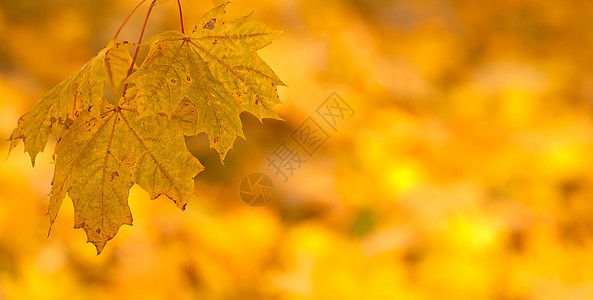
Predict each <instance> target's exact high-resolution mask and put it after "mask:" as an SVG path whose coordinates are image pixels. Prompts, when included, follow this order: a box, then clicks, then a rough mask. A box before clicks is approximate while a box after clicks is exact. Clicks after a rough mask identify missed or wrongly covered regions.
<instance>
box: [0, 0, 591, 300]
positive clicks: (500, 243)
mask: <svg viewBox="0 0 593 300" xmlns="http://www.w3.org/2000/svg"><path fill="white" fill-rule="evenodd" d="M181 2H182V6H183V9H184V19H185V26H186V28H193V26H194V22H196V21H197V20H198V18H199V17H200V16H201V15H202V14H203V13H204V12H206V11H207V10H209V9H210V8H212V7H213V5H212V3H211V2H210V1H208V0H201V1H197V0H182V1H181ZM136 4H137V0H125V1H124V0H119V1H116V0H78V1H74V0H59V1H56V0H2V1H0V136H3V137H4V139H7V138H8V136H9V135H10V133H11V131H12V129H13V128H14V127H15V126H16V122H17V119H18V118H19V117H20V116H21V115H22V114H24V113H25V112H26V111H27V110H29V109H30V108H31V107H32V105H33V104H34V103H35V102H36V101H37V100H39V99H40V98H41V96H43V94H45V93H46V92H47V91H49V90H50V89H51V88H52V87H53V86H55V85H56V84H58V83H59V82H60V81H62V80H64V79H65V78H67V77H68V76H70V75H71V74H73V73H74V72H76V71H77V70H78V69H80V67H82V65H84V63H86V61H88V60H89V59H90V58H91V57H92V56H94V55H95V54H96V53H97V52H98V51H99V50H100V49H102V48H103V47H104V46H105V45H106V44H107V42H108V41H109V40H110V39H111V38H112V36H113V35H114V33H115V31H116V30H117V28H118V26H119V25H120V23H121V22H122V21H123V19H124V18H125V17H126V16H127V14H128V13H129V12H130V11H131V9H132V8H133V7H134V6H135V5H136ZM147 7H148V4H146V5H145V6H143V7H142V8H140V10H139V11H138V12H137V13H136V14H135V15H134V16H133V17H132V18H131V20H130V22H129V23H128V25H127V26H126V27H125V28H124V30H123V32H122V34H121V35H120V39H123V40H130V41H134V42H135V41H136V40H137V38H138V35H139V32H140V29H141V25H142V21H143V19H144V14H145V12H146V10H147ZM252 11H253V12H254V14H253V18H254V19H256V20H259V21H262V22H264V23H266V24H268V25H269V26H270V27H272V28H274V29H285V30H286V33H285V34H284V35H282V36H280V37H279V38H277V39H276V40H275V41H274V42H273V43H272V44H271V45H270V46H268V47H266V48H265V49H263V50H261V51H260V52H259V54H260V56H261V57H262V58H263V59H264V60H265V61H266V62H267V63H268V64H269V65H271V66H272V68H273V69H274V70H275V72H276V74H278V76H279V77H280V78H281V79H282V80H283V81H284V82H285V83H286V84H287V85H288V87H280V88H279V93H280V98H281V100H282V102H283V104H282V105H280V106H278V110H279V113H280V116H281V117H282V118H283V119H285V121H276V120H265V121H264V123H263V125H262V124H261V123H259V122H258V121H257V119H255V118H254V117H253V116H250V115H247V114H242V115H241V117H242V120H243V123H244V130H245V134H246V136H247V141H244V140H237V141H236V143H235V149H234V150H232V151H230V152H229V154H228V156H227V160H226V161H225V165H224V166H222V165H221V163H220V161H217V159H218V155H217V154H216V153H215V152H214V150H209V149H208V146H207V141H206V137H205V136H198V137H190V138H188V140H187V144H188V147H189V148H190V150H191V151H192V153H193V154H194V155H196V157H198V158H199V159H200V161H201V162H202V163H203V164H204V165H205V166H206V170H205V171H204V172H202V173H200V174H199V175H198V176H197V178H196V189H197V193H198V194H199V195H200V202H199V203H190V204H189V205H188V206H187V209H186V211H185V212H181V211H180V210H179V209H178V208H177V207H176V206H175V205H174V204H173V203H172V201H170V200H168V199H161V198H159V199H157V200H154V201H150V200H149V198H148V195H147V194H146V193H145V192H144V191H143V190H142V189H140V188H138V187H136V186H134V187H133V188H132V191H131V194H130V206H131V209H132V214H133V216H134V226H132V227H129V226H124V227H122V228H121V229H120V231H119V233H118V235H117V236H116V237H115V238H114V239H113V240H111V241H110V242H109V243H108V244H107V246H106V247H105V250H104V251H103V253H102V254H101V255H100V256H97V255H96V252H95V249H94V246H92V245H91V244H87V243H85V242H86V236H85V234H84V232H83V231H82V230H74V229H72V226H73V209H72V204H71V202H70V201H69V200H68V199H67V200H66V201H64V204H63V205H62V209H61V212H60V215H59V216H58V220H57V221H56V223H55V224H54V228H53V230H52V235H51V236H50V237H49V238H46V235H47V230H48V225H49V224H48V217H47V216H46V215H45V213H46V211H47V204H48V200H49V198H48V193H49V191H50V183H51V179H52V176H53V175H52V174H53V163H52V153H53V147H54V145H53V144H54V142H55V141H50V143H49V144H48V146H47V148H46V150H45V152H44V153H43V154H42V155H40V156H38V163H37V165H36V167H35V168H31V166H30V162H29V158H28V155H26V154H22V150H23V147H22V146H21V145H22V144H21V145H19V147H17V148H16V149H15V151H13V153H11V155H10V157H9V158H7V159H6V160H3V161H1V162H0V299H162V298H170V299H196V298H199V299H501V300H502V299H593V185H592V184H593V175H592V174H593V163H592V162H591V159H590V157H591V155H592V154H591V153H593V122H592V119H591V115H592V108H593V107H592V105H593V71H592V70H593V54H592V52H591V49H593V47H592V46H593V45H592V44H593V34H592V33H593V23H592V22H591V20H593V2H591V1H584V0H574V1H569V2H562V1H551V0H537V1H536V0H503V1H467V0H465V1H461V0H449V1H447V0H418V1H413V0H342V1H338V0H282V1H281V0H278V1H272V0H267V1H264V0H256V1H243V0H235V1H233V3H232V4H231V5H230V6H229V7H228V9H227V16H226V19H227V20H232V19H234V18H236V17H239V16H243V15H246V14H249V13H251V12H252ZM178 28H179V24H178V15H177V7H176V5H175V1H170V2H169V3H166V4H164V5H161V6H158V7H157V8H156V9H155V10H154V12H153V14H152V15H151V17H150V21H149V25H148V27H147V32H146V36H147V37H148V36H151V35H153V34H156V33H159V32H162V31H164V30H178ZM143 51H145V50H143ZM141 56H142V54H141ZM333 92H336V93H337V94H339V95H340V96H341V97H342V98H343V99H344V101H346V102H347V103H348V104H349V105H350V106H351V107H352V109H353V110H354V112H355V114H354V116H352V117H351V118H347V119H345V120H343V122H341V123H340V126H338V127H337V129H336V130H333V129H331V128H330V127H327V125H326V124H323V123H322V122H323V121H322V120H321V119H320V118H319V115H317V113H316V112H315V110H316V108H317V107H318V106H319V105H320V104H321V103H323V101H324V100H325V99H326V98H327V97H329V96H330V95H331V94H332V93H333ZM308 117H311V118H313V119H315V120H316V121H318V122H321V123H320V125H322V126H324V128H325V129H326V130H327V133H328V134H329V135H330V139H329V140H328V141H327V142H325V144H323V145H322V147H320V148H319V149H318V150H317V151H316V152H315V153H314V154H313V155H312V156H311V155H308V154H306V153H305V152H303V151H302V150H299V151H300V153H301V157H302V158H304V159H305V160H306V162H305V163H303V165H302V167H301V168H300V169H299V170H297V171H295V172H294V174H293V176H290V178H289V180H288V181H287V182H284V178H282V177H280V176H278V175H277V174H275V173H274V172H273V171H270V170H269V168H268V166H267V162H266V157H269V155H270V154H271V153H273V151H274V150H275V149H276V147H277V146H278V145H279V144H281V143H282V142H283V141H287V142H291V141H292V140H291V133H292V132H293V131H294V130H295V129H296V128H297V127H298V126H299V125H300V124H301V123H302V122H304V121H305V120H306V119H307V118H308ZM291 145H292V146H294V147H297V146H296V145H295V144H294V143H293V144H291ZM0 148H1V149H0V150H1V152H0V153H4V154H3V155H6V153H7V152H8V142H2V143H0ZM296 149H298V148H296ZM262 170H263V171H264V172H267V173H266V174H268V175H269V176H270V178H271V179H272V180H273V182H274V186H275V196H274V199H273V200H272V202H271V203H270V204H268V205H267V206H264V207H260V208H253V207H249V206H248V205H245V204H244V203H243V202H242V201H241V199H240V197H239V183H240V181H241V180H242V179H243V178H244V177H245V176H246V175H247V174H250V173H252V172H256V171H262Z"/></svg>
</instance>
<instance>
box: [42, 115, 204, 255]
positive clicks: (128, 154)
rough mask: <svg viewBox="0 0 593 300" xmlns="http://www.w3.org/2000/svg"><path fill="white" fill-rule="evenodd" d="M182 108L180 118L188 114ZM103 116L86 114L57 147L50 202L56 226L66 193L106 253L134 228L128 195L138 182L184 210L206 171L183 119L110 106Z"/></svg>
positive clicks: (78, 220)
mask: <svg viewBox="0 0 593 300" xmlns="http://www.w3.org/2000/svg"><path fill="white" fill-rule="evenodd" d="M185 107H186V106H180V109H178V111H180V113H179V116H183V113H182V111H183V109H184V108H185ZM94 109H95V108H93V110H94ZM103 110H104V111H103V113H101V114H100V115H97V114H93V113H92V112H83V113H82V114H81V116H80V117H79V118H77V119H76V120H75V121H74V123H73V124H72V126H71V127H70V128H69V129H68V131H65V132H64V135H63V136H62V138H61V141H60V142H59V143H58V145H57V147H56V157H57V159H56V169H55V175H54V179H53V182H52V192H51V196H50V204H49V216H50V228H51V224H53V222H54V221H55V219H56V216H57V214H58V211H59V209H60V205H61V203H62V200H63V199H64V197H65V196H66V193H68V195H69V196H70V198H71V199H72V202H73V204H74V228H83V229H84V230H85V232H86V233H87V236H88V241H89V242H91V243H93V244H94V245H95V246H96V248H97V253H100V252H101V250H102V249H103V247H104V246H105V244H106V243H107V241H108V240H110V239H112V238H113V237H114V236H115V234H116V233H117V231H118V229H119V227H121V226H122V225H123V224H127V225H132V214H131V212H130V208H129V206H128V193H129V190H130V188H131V187H132V185H133V184H134V183H137V184H138V185H139V186H140V187H142V188H143V189H144V190H146V191H147V192H148V193H149V195H150V197H151V198H152V199H155V198H157V197H158V196H159V195H165V196H167V197H169V198H171V199H173V200H174V201H175V203H176V204H177V205H178V206H179V207H180V208H181V209H184V208H185V205H186V204H187V203H188V201H191V200H193V199H195V198H196V197H197V196H196V194H195V192H194V181H193V178H194V177H195V176H196V175H197V174H198V172H200V171H201V170H202V169H203V167H202V165H201V164H200V163H199V161H198V160H197V159H196V158H195V157H194V156H192V155H191V154H190V153H189V151H188V150H187V148H186V146H185V139H184V136H183V131H184V130H183V126H184V125H183V120H182V117H178V113H174V114H173V117H172V118H168V117H167V116H166V115H164V114H158V115H154V116H149V117H146V118H142V119H139V120H136V117H137V113H136V112H135V111H132V110H126V109H122V108H120V107H117V106H113V105H110V104H105V105H104V107H103Z"/></svg>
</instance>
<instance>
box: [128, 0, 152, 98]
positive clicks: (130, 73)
mask: <svg viewBox="0 0 593 300" xmlns="http://www.w3.org/2000/svg"><path fill="white" fill-rule="evenodd" d="M155 4H156V0H153V1H152V3H150V7H149V8H148V12H147V13H146V18H145V19H144V25H142V31H141V32H140V38H139V39H138V44H137V45H136V51H135V52H134V59H132V64H131V65H130V69H129V70H128V76H126V78H128V77H130V75H132V70H134V64H135V63H136V58H138V50H140V44H141V43H142V37H144V30H145V29H146V23H148V17H150V13H151V12H152V9H153V8H154V5H155ZM126 90H128V84H127V83H126V84H125V85H124V92H123V94H122V97H123V96H125V95H126Z"/></svg>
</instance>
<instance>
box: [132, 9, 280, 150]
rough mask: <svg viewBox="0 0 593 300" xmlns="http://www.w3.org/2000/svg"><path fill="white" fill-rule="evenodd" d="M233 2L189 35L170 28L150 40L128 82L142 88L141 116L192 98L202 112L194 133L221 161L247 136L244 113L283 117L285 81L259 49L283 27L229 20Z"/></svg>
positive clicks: (215, 11)
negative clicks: (279, 110) (281, 95)
mask: <svg viewBox="0 0 593 300" xmlns="http://www.w3.org/2000/svg"><path fill="white" fill-rule="evenodd" d="M227 4H228V2H227V3H224V4H221V5H219V6H217V7H215V8H214V9H212V10H211V11H209V12H207V13H206V14H205V15H204V16H203V17H202V18H201V20H200V22H199V25H198V26H196V29H195V30H194V31H193V32H191V33H189V34H186V35H184V34H182V33H180V32H175V31H169V32H164V33H162V34H159V35H156V36H154V37H153V38H152V39H150V40H149V41H148V42H147V43H148V44H149V45H150V50H149V53H148V56H147V58H146V59H145V61H144V62H143V64H142V66H140V68H139V69H138V70H137V71H136V72H135V73H134V74H132V76H130V77H129V78H128V80H127V82H128V83H130V84H134V85H135V86H136V87H137V90H138V94H137V95H136V98H135V99H134V102H135V103H134V104H133V105H134V107H136V108H137V110H138V113H139V118H142V117H144V116H148V115H152V114H154V113H158V112H164V113H166V114H170V113H171V112H172V111H173V110H174V109H175V108H176V107H177V105H178V104H179V103H180V102H181V101H182V100H183V99H185V98H187V99H189V101H191V102H192V103H193V104H194V105H195V107H196V108H197V111H198V112H199V116H198V118H197V121H198V126H197V128H196V129H197V130H196V132H195V133H194V134H197V133H200V132H205V133H206V134H207V135H208V137H209V138H210V147H211V148H215V149H216V150H217V151H218V152H219V154H220V156H221V159H224V157H225V155H226V153H227V151H228V150H229V149H231V148H232V146H233V143H234V141H235V139H236V138H237V137H244V136H243V130H242V127H241V120H240V118H239V113H240V112H242V111H247V112H250V113H252V114H254V115H255V116H256V117H258V118H259V119H260V120H261V119H262V118H278V115H277V114H276V111H275V109H274V107H275V105H276V104H278V103H280V101H279V99H278V92H277V89H276V87H277V86H278V85H284V83H282V81H281V80H280V79H279V78H278V77H277V76H276V75H275V74H274V72H273V71H272V69H271V68H270V67H269V66H268V65H267V64H266V63H265V62H264V61H263V60H262V59H261V58H259V57H258V55H257V53H256V51H257V50H259V49H261V48H263V47H265V46H266V45H268V44H270V43H271V41H272V39H274V38H275V37H277V36H278V35H280V34H281V33H282V32H283V31H281V30H272V29H270V28H268V27H267V26H266V25H264V24H262V23H260V22H256V21H253V20H251V19H250V16H246V17H243V18H239V19H237V20H235V21H232V22H230V23H224V22H222V20H221V17H222V16H223V14H224V13H225V7H226V6H227Z"/></svg>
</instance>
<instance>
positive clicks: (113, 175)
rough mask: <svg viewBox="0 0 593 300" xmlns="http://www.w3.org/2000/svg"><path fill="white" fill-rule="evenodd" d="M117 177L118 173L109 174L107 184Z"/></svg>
mask: <svg viewBox="0 0 593 300" xmlns="http://www.w3.org/2000/svg"><path fill="white" fill-rule="evenodd" d="M117 177H119V173H118V172H117V171H113V173H111V179H109V182H111V181H113V180H115V179H116V178H117Z"/></svg>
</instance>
